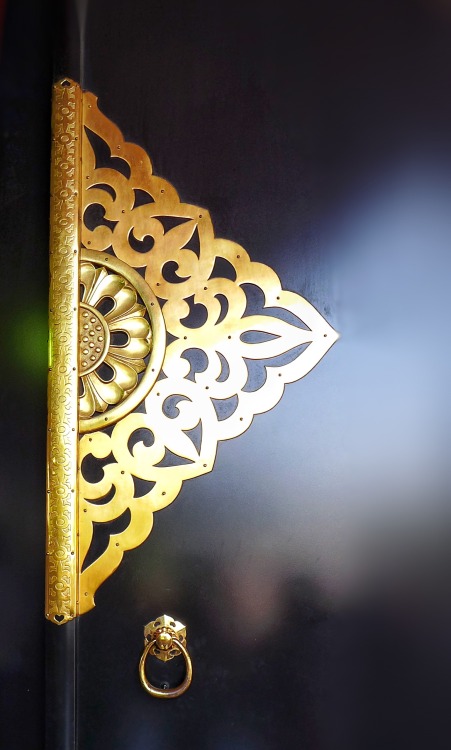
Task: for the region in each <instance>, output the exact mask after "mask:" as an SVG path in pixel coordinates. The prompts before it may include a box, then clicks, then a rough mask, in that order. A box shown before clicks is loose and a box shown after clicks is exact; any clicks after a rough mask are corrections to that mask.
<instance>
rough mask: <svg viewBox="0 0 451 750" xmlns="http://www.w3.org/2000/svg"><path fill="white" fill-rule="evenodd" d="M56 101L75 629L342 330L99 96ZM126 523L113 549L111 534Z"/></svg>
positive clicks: (56, 524)
mask: <svg viewBox="0 0 451 750" xmlns="http://www.w3.org/2000/svg"><path fill="white" fill-rule="evenodd" d="M54 92H55V94H54V115H53V117H54V139H55V140H54V150H53V166H52V169H53V171H52V175H53V177H52V194H53V195H55V194H57V192H58V190H59V191H60V193H62V192H64V191H67V186H68V184H70V196H69V199H68V200H69V204H68V208H67V211H68V212H69V214H70V216H71V217H72V219H71V222H67V219H66V216H65V215H63V216H62V217H61V201H58V200H54V199H52V201H53V202H52V218H51V220H52V227H53V230H52V247H51V253H52V254H51V258H52V257H53V258H55V257H56V258H58V265H56V264H55V263H54V267H53V268H54V272H53V275H52V279H53V280H52V284H51V299H50V308H51V310H52V309H56V307H58V309H62V310H64V316H65V317H64V326H62V325H61V324H59V323H58V325H57V321H56V320H55V321H54V320H53V319H52V318H51V338H52V340H53V344H52V349H51V357H52V360H51V371H50V373H49V435H50V438H49V453H48V465H49V484H48V506H47V507H48V514H47V526H48V542H47V553H48V557H47V561H48V563H47V571H48V576H47V609H46V613H47V617H49V619H51V620H53V622H57V623H59V622H61V623H62V622H66V621H67V620H68V619H71V617H74V616H76V615H77V614H82V613H84V612H87V611H88V610H89V609H91V608H92V607H93V606H94V595H95V592H96V591H97V589H98V588H99V586H100V585H101V584H102V583H103V581H105V580H106V578H108V576H110V575H111V574H112V573H113V572H114V570H115V569H116V568H117V567H118V565H119V564H120V562H121V559H122V557H123V554H124V552H125V551H127V550H129V549H132V548H134V547H136V546H137V545H139V544H141V543H142V542H143V541H144V540H145V539H146V538H147V536H148V535H149V533H150V531H151V529H152V519H153V513H154V512H156V511H158V510H160V509H161V508H164V507H165V506H167V505H168V504H169V503H171V502H172V501H173V500H174V499H175V498H176V497H177V495H178V493H179V491H180V489H181V487H182V484H183V482H184V481H185V480H187V479H190V478H192V477H196V476H199V475H201V474H204V473H206V472H209V471H211V470H212V468H213V465H214V461H215V457H216V450H217V445H218V443H219V441H221V440H226V439H229V438H232V437H236V436H238V435H240V434H241V433H243V432H244V431H245V430H246V429H247V428H248V427H249V426H250V424H251V422H252V420H253V418H254V416H255V415H256V414H259V413H262V412H265V411H268V410H269V409H271V408H272V407H273V406H275V405H276V404H277V402H278V401H279V400H280V398H281V397H282V394H283V391H284V387H285V385H286V384H287V383H291V382H293V381H295V380H299V379H300V378H302V377H303V376H304V375H306V374H307V373H308V372H310V370H311V369H312V368H313V367H314V366H315V365H316V364H317V363H318V362H319V361H320V359H321V358H322V357H323V356H324V355H325V354H326V352H327V351H328V350H329V349H330V347H331V346H332V345H333V343H334V342H335V341H336V340H337V338H338V335H337V333H336V332H335V331H334V330H333V328H331V326H330V325H329V324H328V323H327V322H326V320H324V318H323V317H322V316H321V315H320V314H319V313H318V311H317V310H315V308H314V307H313V306H312V305H311V304H310V303H309V302H307V300H305V299H304V298H303V297H301V296H299V295H298V294H295V293H293V292H288V291H285V290H283V289H282V288H281V284H280V281H279V279H278V277H277V275H276V273H275V272H274V271H273V270H272V269H271V268H269V267H268V266H265V265H263V264H261V263H256V262H254V261H252V260H251V258H250V257H249V255H248V253H247V252H246V251H245V250H244V248H242V247H241V246H240V245H238V244H236V243H234V242H231V241H229V240H225V239H218V238H216V237H215V235H214V230H213V225H212V222H211V218H210V215H209V213H208V211H207V210H206V209H203V208H199V207H198V206H192V205H188V204H186V203H183V202H182V201H181V200H180V198H179V196H178V194H177V192H176V190H175V188H174V187H173V186H172V185H171V184H170V183H169V182H167V181H166V180H164V179H162V178H161V177H158V176H156V175H154V174H153V171H152V165H151V162H150V159H149V157H148V155H147V154H146V152H145V151H144V150H143V149H142V148H141V147H139V146H137V145H135V144H131V143H127V142H125V141H124V139H123V136H122V134H121V132H120V130H119V129H118V128H117V127H116V126H115V125H114V124H113V123H112V122H111V121H110V120H108V119H107V118H106V117H105V116H104V115H103V114H102V113H101V112H100V111H99V109H98V106H97V99H96V97H95V96H94V95H93V94H91V93H89V92H81V91H80V89H79V87H78V86H77V84H75V83H74V82H72V81H69V80H67V81H63V82H60V83H59V84H57V85H56V86H55V87H54ZM69 92H74V94H73V100H74V102H75V104H74V109H71V108H69V107H68V106H67V103H68V102H67V99H68V97H69ZM73 112H75V114H74V118H75V119H74V122H75V124H74V128H73V133H72V136H73V140H72V141H70V143H69V145H67V143H66V141H65V140H63V138H64V134H65V131H64V127H65V125H66V124H67V123H65V118H67V117H69V116H72V113H73ZM60 121H61V122H60ZM71 122H72V121H71ZM60 125H61V129H60ZM55 144H57V145H55ZM68 148H69V150H70V149H72V150H73V149H75V150H76V154H77V153H78V158H77V157H76V158H75V159H74V161H73V165H72V171H71V172H70V175H67V170H66V171H64V170H65V166H64V165H66V161H67V149H68ZM71 154H72V152H71ZM71 154H69V155H70V156H71ZM105 154H109V157H108V158H107V157H106V156H105ZM80 156H81V164H80V158H79V157H80ZM61 174H62V175H63V177H64V180H63V182H62V178H61ZM68 181H70V183H69V182H68ZM63 205H64V204H63ZM76 216H78V217H79V219H78V223H77V221H76V220H75V218H74V217H76ZM68 247H69V248H70V251H68V249H67V248H68ZM51 265H52V261H51ZM58 280H60V281H59V287H58V284H57V283H56V282H57V281H58ZM68 289H70V290H71V292H70V294H71V295H72V296H71V297H67V294H68V292H67V290H68ZM66 297H67V299H66ZM55 302H58V305H55ZM51 315H52V314H51ZM55 371H56V372H58V373H61V375H60V376H59V377H60V380H58V382H57V383H56V384H55V379H54V376H53V375H52V372H53V373H54V372H55ZM77 411H78V421H77V419H76V414H77ZM68 414H70V415H72V416H71V419H70V420H69V421H68V420H67V419H66V416H67V415H68ZM61 425H65V426H64V429H63V430H62V431H61V432H59V433H58V430H59V429H60V428H61ZM60 456H64V469H63V468H58V472H59V474H58V483H57V482H56V481H54V479H53V477H54V476H56V474H55V472H56V469H54V468H52V467H60V463H59V461H60V458H59V457H60ZM52 472H53V473H52ZM62 487H64V488H66V489H64V490H63V491H62V490H61V488H62ZM118 519H119V520H120V519H122V521H123V524H122V527H121V528H120V530H117V524H116V530H115V533H113V534H110V536H109V541H108V544H107V546H106V548H105V546H104V547H103V548H102V549H101V550H100V551H99V548H98V545H97V544H96V538H95V537H96V533H97V532H98V529H99V527H100V525H102V524H110V523H112V522H115V523H116V522H117V521H118ZM124 519H125V521H124ZM104 528H106V527H104ZM58 587H59V588H58Z"/></svg>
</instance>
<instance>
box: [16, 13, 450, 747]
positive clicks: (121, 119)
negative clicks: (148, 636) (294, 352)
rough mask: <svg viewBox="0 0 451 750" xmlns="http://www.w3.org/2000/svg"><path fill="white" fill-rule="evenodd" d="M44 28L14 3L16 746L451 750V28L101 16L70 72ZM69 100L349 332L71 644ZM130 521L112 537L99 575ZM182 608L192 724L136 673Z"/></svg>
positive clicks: (78, 627)
mask: <svg viewBox="0 0 451 750" xmlns="http://www.w3.org/2000/svg"><path fill="white" fill-rule="evenodd" d="M29 5H30V4H27V3H24V5H23V13H22V12H21V10H20V6H19V4H17V5H16V4H15V5H14V8H13V7H12V4H10V7H9V9H8V14H7V16H6V27H5V28H6V32H5V39H4V48H3V54H4V60H5V61H6V62H7V63H8V65H9V66H10V67H9V74H8V75H6V72H5V73H4V76H3V80H4V84H3V86H4V97H5V100H6V103H7V105H8V108H7V110H6V111H7V117H8V118H9V120H8V123H9V131H8V132H9V135H8V138H7V143H8V144H9V151H8V150H7V151H6V156H7V159H8V161H7V162H6V164H7V165H8V164H9V171H8V168H5V170H4V179H5V185H6V188H7V189H6V191H5V195H9V196H10V199H11V190H12V189H15V190H16V191H17V194H14V193H13V195H14V202H13V207H12V211H11V214H10V216H9V217H8V219H9V222H10V229H9V233H8V234H6V235H4V240H3V242H2V244H3V250H2V263H4V265H3V266H2V267H3V268H4V269H5V270H4V276H3V278H4V279H6V280H7V285H8V286H9V284H10V282H11V289H10V291H9V293H10V295H11V300H12V301H10V302H8V312H9V317H8V318H7V319H8V320H14V321H15V327H14V336H13V340H14V341H15V342H16V348H15V349H13V351H14V352H16V354H15V357H14V368H15V369H14V370H7V374H8V375H9V379H8V382H7V385H8V391H7V393H8V394H9V397H8V398H7V399H6V400H5V412H6V415H7V418H8V422H7V424H8V434H7V432H6V431H5V437H4V447H3V458H4V459H6V461H5V465H6V468H5V475H6V477H7V484H5V489H6V493H5V501H4V504H3V508H4V515H5V518H6V528H7V534H6V539H7V543H6V545H5V547H4V550H5V559H6V562H5V570H6V571H7V575H6V574H5V578H6V580H7V581H8V591H10V595H9V597H10V600H11V602H12V608H11V610H10V609H8V616H7V618H6V624H5V625H4V627H5V628H6V633H7V636H6V639H4V640H5V641H6V642H7V643H9V642H12V643H14V644H17V646H15V648H14V649H10V650H7V651H6V653H5V656H4V657H3V658H4V669H5V674H6V675H7V676H8V677H9V680H10V684H12V685H13V687H14V690H13V691H9V690H7V691H6V697H7V701H6V703H5V705H6V711H5V718H6V719H7V721H6V722H5V724H6V727H7V729H6V731H7V735H6V736H7V738H8V747H16V746H17V747H21V746H28V747H36V748H38V747H46V748H48V749H49V750H52V749H53V748H65V749H66V748H80V749H82V750H91V748H92V749H94V748H99V747H102V746H107V747H108V748H111V750H115V749H116V748H117V750H119V748H121V749H122V748H130V749H132V750H139V749H140V748H147V747H153V748H158V749H159V748H171V750H179V749H181V748H183V749H185V748H196V749H197V748H199V750H201V749H203V748H205V749H206V750H223V749H229V748H230V749H232V748H233V749H235V748H236V749H238V748H245V749H246V750H253V749H254V748H258V750H278V748H281V747H283V746H285V745H287V744H293V746H295V747H305V748H309V749H311V750H316V749H319V750H329V748H331V749H335V748H340V749H341V748H354V747H355V748H364V749H365V750H367V748H368V750H369V749H370V748H375V749H376V748H377V749H378V750H379V748H381V747H384V748H385V747H393V748H397V750H399V748H404V747H405V748H407V747H409V748H412V747H421V748H424V747H434V748H435V747H437V748H441V747H448V746H449V741H450V727H449V719H448V718H447V715H448V711H447V707H446V703H445V700H444V699H445V696H447V694H448V690H449V682H450V674H451V672H450V664H449V656H450V650H449V598H448V593H447V592H448V588H449V586H448V582H447V561H448V557H449V551H448V549H449V545H448V536H449V534H448V528H449V526H448V524H449V469H448V461H447V453H448V446H449V441H448V438H449V420H448V414H449V411H448V409H449V396H448V389H447V388H446V384H447V374H448V372H449V356H448V353H447V345H446V336H447V333H446V332H447V320H448V311H447V307H448V306H447V296H448V284H447V277H448V272H449V260H448V252H449V250H448V248H449V239H450V226H449V209H448V206H449V197H450V182H449V175H450V169H449V168H450V164H449V153H450V151H449V147H450V144H451V141H450V135H449V133H450V129H449V125H450V122H449V121H450V119H451V118H450V116H451V108H450V105H449V101H448V96H447V92H448V90H449V85H448V84H449V77H450V72H451V68H450V64H451V60H450V52H449V49H450V44H449V42H450V38H451V28H450V24H451V14H450V13H449V10H448V8H447V7H446V6H445V5H444V4H442V3H438V2H437V3H423V2H416V3H401V2H397V3H364V4H362V3H357V2H354V1H353V0H351V2H349V3H346V4H345V5H343V4H341V5H337V4H335V3H329V2H326V3H308V2H302V3H300V4H298V6H297V7H296V8H293V7H291V4H289V3H283V2H282V3H279V4H278V5H277V6H274V5H273V4H271V5H270V4H265V3H263V4H262V3H244V4H230V3H222V2H217V3H214V4H208V3H204V2H198V3H190V4H186V3H179V2H174V3H172V4H162V3H155V4H154V3H145V2H143V0H132V2H130V3H129V4H128V5H127V6H125V5H123V4H119V3H111V2H104V1H103V0H97V2H96V3H94V2H91V3H89V2H79V3H75V2H73V3H68V4H67V8H66V12H65V14H63V13H61V14H59V15H61V18H59V24H60V25H59V26H58V27H56V28H57V32H56V34H55V39H54V48H55V53H54V57H53V60H54V63H53V73H52V75H51V74H50V67H49V61H50V57H49V55H48V54H47V56H46V53H45V52H44V49H45V48H46V45H45V44H44V41H45V33H46V30H47V33H48V30H49V26H50V23H51V17H52V13H53V14H54V13H56V10H55V9H52V13H50V11H42V15H33V14H36V10H35V9H32V8H30V7H29ZM62 16H64V18H63V17H62ZM24 19H26V20H25V21H24ZM23 23H26V24H29V28H30V35H29V37H28V39H29V40H32V41H29V44H31V47H29V46H28V45H27V47H25V46H24V45H23V25H22V24H23ZM32 27H33V28H34V29H36V30H39V34H36V33H33V28H32ZM27 28H28V27H27ZM41 45H42V46H41ZM26 49H28V53H27V54H26V51H25V50H26ZM46 65H47V67H46ZM4 71H6V67H4ZM18 71H20V72H21V75H19V74H18ZM63 76H67V77H69V78H71V79H73V80H75V81H79V82H80V84H81V86H82V87H83V89H85V90H87V91H90V92H92V93H93V94H95V95H96V96H98V103H99V108H100V110H101V112H102V113H103V115H104V116H105V117H107V118H108V119H109V120H111V121H112V122H113V123H114V124H115V125H116V126H117V127H119V128H120V130H121V131H122V134H123V136H124V141H125V142H132V143H136V144H138V145H139V146H141V147H142V148H143V149H144V150H145V151H146V152H147V153H148V154H149V156H150V158H151V160H152V164H153V170H154V173H155V174H156V175H158V177H161V178H163V179H164V180H167V181H168V183H170V184H171V185H172V186H174V187H175V189H176V190H177V191H178V194H179V195H180V196H181V198H182V199H183V202H184V203H186V204H190V205H194V206H199V207H202V208H203V209H207V210H208V211H209V212H210V216H211V220H212V224H213V226H214V231H215V236H216V237H218V238H226V239H228V240H231V241H233V242H235V243H238V244H239V245H240V246H242V247H243V248H244V250H245V251H246V252H247V253H249V255H250V257H251V258H252V260H253V261H255V262H258V263H260V264H264V265H265V266H267V267H270V268H271V269H273V271H274V272H275V273H276V274H277V276H278V277H279V279H280V281H281V286H282V288H283V289H284V290H288V291H291V292H294V293H296V294H297V295H300V296H302V297H304V298H305V299H306V300H308V302H309V303H310V304H311V305H313V306H314V308H315V309H316V310H317V311H318V312H319V313H320V314H321V316H322V317H323V318H324V319H325V320H326V321H327V323H328V324H329V325H330V326H331V327H332V328H333V329H334V330H335V331H337V332H338V333H339V334H340V338H339V340H338V341H337V342H336V343H335V344H334V345H333V346H332V347H331V348H330V349H329V350H328V351H327V352H326V353H325V354H324V357H323V358H321V359H320V361H319V362H318V363H317V364H316V366H315V367H314V368H313V369H311V371H310V372H308V374H306V375H305V377H302V378H301V379H298V380H296V382H290V383H288V384H287V385H286V387H285V388H284V392H283V395H282V398H281V399H280V401H279V402H278V403H277V404H275V405H274V408H272V409H271V410H269V411H266V413H261V414H256V416H255V418H253V419H252V421H251V424H250V426H249V428H248V429H247V430H246V431H244V432H243V434H240V435H238V436H237V437H234V438H233V439H228V440H224V441H221V442H219V444H218V449H217V453H216V456H215V459H214V465H213V466H212V467H211V471H210V470H209V471H208V472H206V473H204V474H203V475H201V476H195V477H192V478H190V479H189V480H187V481H185V482H184V483H183V486H182V488H181V491H180V493H179V494H178V496H177V497H176V499H174V502H172V503H171V504H169V505H168V506H167V507H165V508H163V509H161V510H159V511H158V512H157V513H155V515H154V522H153V529H152V532H151V534H150V535H149V536H148V538H147V539H146V541H144V542H143V543H142V544H141V545H140V546H138V547H136V548H135V549H132V550H130V551H127V552H126V553H125V554H124V557H123V559H122V561H121V564H120V565H119V567H118V568H117V569H116V570H115V571H114V572H113V573H112V574H111V575H110V576H109V577H107V578H106V580H105V582H104V583H102V585H101V586H100V587H99V588H98V590H97V593H96V595H95V607H94V608H92V609H90V610H89V611H86V612H85V613H84V614H81V615H80V616H79V617H78V618H76V619H75V620H72V621H70V622H67V623H65V624H63V625H61V626H57V625H56V624H55V623H52V622H45V627H44V621H43V618H44V610H43V607H41V600H42V598H43V597H42V596H41V594H42V590H43V587H44V584H43V583H42V584H41V581H43V578H44V562H43V550H44V525H43V524H44V501H43V498H44V495H45V489H44V470H43V469H42V473H40V468H39V467H41V466H42V467H43V466H44V464H45V448H44V445H45V422H46V416H45V372H44V370H45V366H44V367H43V364H42V359H40V358H41V357H42V351H43V346H42V345H40V343H39V338H38V334H40V332H42V330H43V323H42V320H43V317H45V313H44V312H43V311H44V310H45V308H46V304H47V294H48V279H47V273H48V255H47V246H46V245H47V228H46V221H47V218H46V217H47V213H48V208H47V207H46V206H47V203H46V200H47V187H46V186H48V184H49V180H50V178H49V172H48V169H47V162H46V158H47V156H48V157H49V155H50V132H48V136H49V139H48V142H47V140H46V137H47V134H46V127H47V124H44V123H49V122H50V88H51V82H52V80H51V79H53V81H56V80H59V79H60V78H61V77H63ZM44 84H45V85H44ZM33 97H34V98H33ZM24 106H25V107H26V110H25V111H26V112H28V113H30V115H29V117H28V118H26V119H25V116H24V114H23V113H24V109H23V107H24ZM31 113H33V114H34V115H35V117H36V118H37V122H38V123H39V125H38V126H37V127H38V129H37V131H35V130H33V139H34V141H33V142H34V149H33V150H32V149H31V148H29V147H28V150H27V144H28V143H29V133H30V118H31ZM15 118H16V119H15ZM46 118H47V119H46ZM10 131H13V132H14V133H15V137H16V138H17V142H18V143H19V144H20V146H17V148H14V140H13V139H12V137H11V132H10ZM107 156H109V155H108V154H107ZM25 162H26V163H25ZM29 180H30V181H31V182H32V184H33V185H35V186H36V188H35V189H36V191H37V194H38V196H39V198H38V200H37V201H34V193H33V192H31V189H30V188H29V187H27V185H28V181H29ZM19 186H21V187H19ZM24 189H25V190H30V193H27V198H26V200H24V197H23V196H24V193H23V192H21V190H24ZM30 206H31V209H30V208H29V207H30ZM19 229H20V231H19ZM23 233H25V237H24V236H23ZM35 237H38V238H39V241H37V240H35ZM44 239H45V242H44ZM6 240H8V241H6ZM11 243H15V244H11ZM13 247H14V251H13ZM17 258H20V263H18V262H17ZM25 269H26V270H25ZM30 269H33V271H32V272H31V270H30ZM24 278H25V280H26V283H25V282H24ZM13 282H15V283H13ZM6 291H7V290H5V294H6ZM25 293H26V297H27V299H28V300H31V301H30V302H29V304H27V305H25V310H26V314H25V321H24V320H22V321H21V323H20V324H19V323H18V322H17V320H20V319H21V317H22V312H17V309H19V311H22V310H23V305H24V302H23V297H24V296H25ZM250 294H251V296H252V294H254V296H253V297H252V299H251V303H252V305H253V306H254V308H255V309H257V308H258V309H261V307H262V301H261V299H259V298H258V295H257V294H256V292H255V290H254V292H252V290H251V291H250ZM8 299H9V298H8ZM19 300H20V304H19ZM13 301H14V302H13ZM35 301H36V302H35ZM31 302H33V307H32V305H31ZM254 308H253V309H254ZM198 312H199V315H200V314H201V312H200V311H198ZM31 313H32V314H31ZM193 314H194V313H193ZM11 325H12V324H11ZM196 325H198V321H197V322H196V320H195V321H194V326H196ZM29 331H32V332H33V337H32V343H33V347H36V348H32V349H30V350H28V349H27V350H26V351H25V345H24V341H27V342H29V341H30V338H31V337H30V336H29V335H28V332H29ZM169 343H170V342H168V345H169ZM28 345H29V344H28V343H27V346H28ZM21 357H23V359H21ZM278 364H279V363H276V364H274V362H271V363H270V362H267V361H265V362H263V364H261V365H259V366H257V365H256V366H255V367H254V368H253V370H252V378H254V379H255V381H256V382H257V381H258V379H259V378H260V380H262V379H263V380H264V378H265V377H268V371H269V370H270V368H271V367H274V366H278ZM33 368H35V369H33ZM200 369H201V368H200ZM35 371H36V374H35ZM13 372H14V375H12V373H13ZM25 373H26V377H24V374H25ZM250 377H251V376H250ZM258 382H260V381H258ZM11 434H12V435H13V436H14V439H10V435H11ZM24 444H25V445H26V446H27V451H26V454H25V455H24V450H23V446H24ZM209 468H210V467H209ZM11 493H12V496H13V497H14V498H15V501H14V503H11V502H10V500H9V496H10V494H11ZM41 513H42V521H41V520H39V519H41V515H40V514H41ZM121 523H122V524H124V523H125V524H126V523H127V519H124V518H122V519H120V518H118V519H117V521H115V522H114V523H113V524H112V525H110V526H109V527H108V528H106V529H105V528H104V527H102V528H100V527H101V526H102V525H101V524H100V525H99V527H96V536H95V543H94V544H93V545H92V550H91V554H92V556H93V559H94V558H95V556H96V555H100V554H101V553H102V551H103V550H104V549H105V545H106V544H107V543H108V539H109V537H110V535H111V534H113V535H114V534H119V533H121V532H122V531H123V528H122V527H121ZM114 524H116V525H114ZM36 529H38V530H39V531H36ZM19 592H20V594H19ZM24 612H27V616H26V618H25V619H24V618H23V613H24ZM28 613H29V614H28ZM163 613H167V614H169V615H171V617H174V618H176V619H177V620H180V621H182V622H183V623H184V624H185V625H186V626H187V642H188V649H189V653H190V655H191V659H192V663H193V681H192V685H191V686H190V688H189V689H188V691H187V692H186V693H185V694H184V695H183V696H181V697H179V698H177V699H176V700H169V701H165V700H161V699H158V698H153V697H151V696H149V695H148V694H147V693H146V692H145V690H144V689H143V687H142V685H141V684H140V679H139V674H138V663H139V659H140V656H141V653H142V650H143V628H144V626H145V625H146V623H148V622H149V621H151V620H155V619H156V618H158V617H159V616H161V615H162V614H163ZM44 631H45V637H46V639H47V645H46V649H45V652H44ZM44 653H45V660H44ZM44 661H45V664H44ZM176 662H180V663H176ZM45 667H46V669H47V680H46V689H47V703H46V706H45V709H44V702H43V699H42V692H41V691H42V686H43V675H44V669H45ZM150 673H152V679H153V680H154V681H155V682H156V683H158V685H159V686H161V685H163V684H167V685H169V686H170V687H171V686H173V685H176V684H177V682H178V681H180V680H181V679H182V678H183V664H182V660H181V659H176V660H174V661H173V662H170V663H168V664H167V665H159V664H158V663H153V664H152V665H151V664H150V660H149V662H148V674H149V675H150ZM28 675H30V677H28ZM149 679H150V678H149ZM27 706H29V708H28V709H27V710H29V711H30V714H29V715H30V717H31V719H30V722H24V721H23V720H21V719H20V717H21V716H22V711H23V708H24V707H27ZM44 710H45V717H46V729H45V731H44ZM44 737H45V739H44Z"/></svg>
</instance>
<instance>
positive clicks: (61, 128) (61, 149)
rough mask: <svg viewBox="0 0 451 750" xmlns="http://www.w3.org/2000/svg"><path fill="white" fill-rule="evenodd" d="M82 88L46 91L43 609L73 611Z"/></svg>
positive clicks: (62, 617) (67, 84) (59, 618)
mask: <svg viewBox="0 0 451 750" xmlns="http://www.w3.org/2000/svg"><path fill="white" fill-rule="evenodd" d="M80 105H81V91H80V87H79V86H78V85H77V84H75V83H73V82H72V81H63V82H61V83H58V84H56V85H55V86H54V88H53V107H52V132H53V141H52V171H51V203H50V219H51V222H50V223H51V235H50V295H49V302H50V312H49V328H50V347H49V354H50V366H49V375H48V433H47V434H48V443H47V561H46V562H47V564H46V587H45V589H46V603H45V612H46V617H47V618H48V619H49V620H52V621H53V622H55V623H57V624H62V623H64V622H67V621H68V620H70V619H72V618H73V617H74V616H75V615H76V614H77V604H76V599H77V580H78V560H77V557H78V556H77V509H76V500H75V495H76V480H77V443H78V437H77V411H78V410H77V379H78V373H77V307H78V249H79V239H78V192H79V178H80V167H79V164H80V124H81V106H80Z"/></svg>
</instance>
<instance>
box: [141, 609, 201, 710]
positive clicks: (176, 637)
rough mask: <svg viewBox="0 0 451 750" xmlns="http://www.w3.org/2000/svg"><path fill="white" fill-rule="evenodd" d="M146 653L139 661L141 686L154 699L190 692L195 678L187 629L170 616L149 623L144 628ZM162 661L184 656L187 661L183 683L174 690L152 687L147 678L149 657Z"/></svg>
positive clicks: (174, 696) (175, 696)
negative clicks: (146, 669) (187, 639)
mask: <svg viewBox="0 0 451 750" xmlns="http://www.w3.org/2000/svg"><path fill="white" fill-rule="evenodd" d="M144 644H145V646H144V651H143V653H142V655H141V659H140V660H139V677H140V680H141V685H142V686H143V688H144V690H146V691H147V692H148V693H150V695H153V696H154V698H178V696H179V695H183V693H184V692H185V691H186V690H188V688H189V686H190V685H191V680H192V677H193V667H192V664H191V658H190V655H189V653H188V650H187V648H186V628H185V626H184V625H183V623H181V622H177V621H176V620H174V619H173V618H172V617H170V616H169V615H162V617H158V618H157V619H156V620H153V621H152V622H149V623H148V624H147V625H146V626H145V628H144ZM149 654H151V655H152V656H155V657H156V658H157V659H160V661H169V660H170V659H173V658H174V657H176V656H180V655H182V656H183V658H184V659H185V667H186V674H185V678H184V680H183V682H182V683H181V684H180V685H177V687H174V688H159V687H156V686H155V685H152V684H151V683H150V682H149V680H148V679H147V677H146V672H145V667H146V659H147V657H148V655H149Z"/></svg>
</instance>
